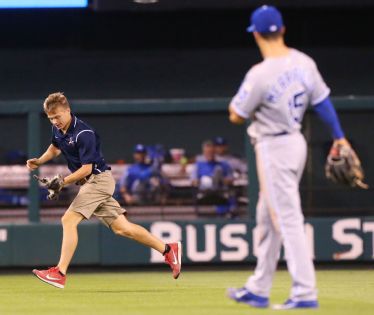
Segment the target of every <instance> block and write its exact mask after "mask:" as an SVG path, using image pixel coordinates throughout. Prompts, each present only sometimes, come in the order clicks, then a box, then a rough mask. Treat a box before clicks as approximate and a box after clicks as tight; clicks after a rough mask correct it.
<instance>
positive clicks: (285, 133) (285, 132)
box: [272, 131, 289, 137]
mask: <svg viewBox="0 0 374 315" xmlns="http://www.w3.org/2000/svg"><path fill="white" fill-rule="evenodd" d="M288 134H289V132H288V131H282V132H278V133H275V134H272V136H273V137H278V136H284V135H288Z"/></svg>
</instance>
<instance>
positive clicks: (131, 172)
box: [119, 144, 161, 205]
mask: <svg viewBox="0 0 374 315" xmlns="http://www.w3.org/2000/svg"><path fill="white" fill-rule="evenodd" d="M133 157H134V162H135V163H134V164H133V165H131V166H130V167H129V168H128V169H127V170H126V171H125V172H124V174H123V175H122V177H121V179H120V183H119V184H120V192H121V194H122V197H123V199H124V200H125V202H126V204H128V205H131V204H142V203H147V202H152V201H153V202H157V197H158V196H159V193H160V186H161V183H160V179H161V174H160V171H159V170H158V168H157V167H155V166H154V165H152V164H150V163H147V161H146V159H147V149H146V147H145V146H144V145H143V144H137V145H136V146H135V148H134V155H133Z"/></svg>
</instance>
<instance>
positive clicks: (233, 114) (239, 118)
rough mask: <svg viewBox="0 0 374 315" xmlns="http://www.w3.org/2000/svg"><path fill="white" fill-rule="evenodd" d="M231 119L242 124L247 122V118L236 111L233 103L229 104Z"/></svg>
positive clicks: (234, 122)
mask: <svg viewBox="0 0 374 315" xmlns="http://www.w3.org/2000/svg"><path fill="white" fill-rule="evenodd" d="M229 119H230V121H231V122H232V123H233V124H236V125H242V124H244V122H245V118H244V117H242V116H240V115H239V114H237V113H236V112H235V109H234V107H233V106H232V104H230V106H229Z"/></svg>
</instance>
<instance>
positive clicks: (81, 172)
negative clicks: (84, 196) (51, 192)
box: [64, 164, 92, 186]
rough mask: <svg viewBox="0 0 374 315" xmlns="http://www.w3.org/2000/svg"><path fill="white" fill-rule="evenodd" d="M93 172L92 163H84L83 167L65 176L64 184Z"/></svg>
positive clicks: (78, 179) (74, 181)
mask: <svg viewBox="0 0 374 315" xmlns="http://www.w3.org/2000/svg"><path fill="white" fill-rule="evenodd" d="M91 173H92V164H84V165H82V167H81V168H79V169H77V170H76V171H75V172H74V173H72V174H70V175H68V176H66V177H65V178H64V186H67V185H70V184H72V183H76V182H78V181H80V180H81V179H83V178H85V177H87V176H88V175H90V174H91Z"/></svg>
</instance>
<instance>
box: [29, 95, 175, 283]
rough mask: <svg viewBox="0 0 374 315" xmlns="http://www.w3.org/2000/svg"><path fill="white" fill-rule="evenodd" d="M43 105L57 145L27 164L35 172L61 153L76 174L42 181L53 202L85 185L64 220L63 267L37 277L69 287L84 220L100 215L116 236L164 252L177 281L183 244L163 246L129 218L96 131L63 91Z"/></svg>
mask: <svg viewBox="0 0 374 315" xmlns="http://www.w3.org/2000/svg"><path fill="white" fill-rule="evenodd" d="M43 107H44V112H45V113H46V115H47V117H48V119H49V120H50V122H51V123H52V143H51V145H50V146H49V147H48V149H47V150H46V151H45V152H44V154H43V155H42V156H40V157H39V158H33V159H29V160H27V167H28V169H29V170H35V169H37V168H38V167H39V166H40V165H42V164H44V163H46V162H48V161H49V160H51V159H53V158H55V157H57V156H58V155H60V154H61V153H62V154H63V155H64V157H65V159H66V160H67V162H68V167H69V169H70V171H71V173H72V174H70V175H69V176H66V177H65V178H62V177H61V176H59V175H58V176H55V177H54V178H52V179H50V178H43V179H40V181H41V182H42V184H44V185H45V186H46V187H47V189H48V191H49V196H48V197H49V199H54V198H57V197H58V194H59V192H60V191H61V189H62V188H63V187H65V186H67V185H70V184H74V183H77V184H79V185H81V187H80V190H79V192H78V195H77V196H76V197H75V199H74V200H73V202H72V203H71V205H70V207H69V208H68V209H67V211H66V212H65V214H64V216H63V217H62V220H61V221H62V226H63V239H62V248H61V256H60V261H59V263H58V264H57V266H55V267H52V268H50V269H47V270H36V269H34V270H33V273H34V274H35V275H36V276H37V277H38V278H39V279H40V280H42V281H44V282H46V283H48V284H51V285H53V286H55V287H58V288H64V286H65V282H66V271H67V269H68V266H69V264H70V261H71V259H72V257H73V255H74V252H75V249H76V247H77V244H78V231H77V226H78V224H79V223H80V222H81V221H82V220H83V219H89V218H90V217H91V216H92V215H95V216H96V217H98V218H99V219H100V220H101V221H102V222H103V223H104V224H105V225H106V226H107V227H109V228H110V229H111V230H112V231H113V232H114V233H115V234H117V235H120V236H124V237H127V238H131V239H134V240H135V241H137V242H139V243H141V244H143V245H146V246H149V247H151V248H153V249H155V250H157V251H159V252H160V253H162V254H163V255H164V256H165V262H166V263H168V264H169V265H170V267H171V269H172V271H173V277H174V278H175V279H177V278H178V276H179V273H180V270H181V243H180V242H178V243H171V244H164V243H163V242H161V241H160V240H159V239H157V238H156V237H155V236H153V235H152V234H150V233H149V232H148V231H147V230H146V229H144V228H143V227H141V226H139V225H136V224H133V223H131V222H129V221H128V220H127V218H126V215H125V214H126V210H124V209H122V208H121V207H120V205H119V203H118V202H117V201H116V200H115V199H113V197H112V195H113V192H114V188H115V181H114V179H113V176H112V173H111V171H110V167H109V166H108V165H107V164H106V163H105V161H104V158H103V155H102V153H101V144H100V138H99V136H98V134H97V133H96V131H95V130H94V129H92V128H91V127H90V126H89V125H87V124H86V123H85V122H83V121H82V120H80V119H79V118H78V117H76V116H74V115H73V114H72V113H71V110H70V105H69V102H68V100H67V98H66V97H65V96H64V95H63V94H62V93H53V94H50V95H49V96H48V97H47V98H46V100H45V102H44V105H43Z"/></svg>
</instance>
